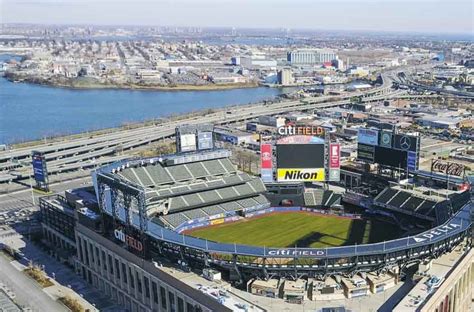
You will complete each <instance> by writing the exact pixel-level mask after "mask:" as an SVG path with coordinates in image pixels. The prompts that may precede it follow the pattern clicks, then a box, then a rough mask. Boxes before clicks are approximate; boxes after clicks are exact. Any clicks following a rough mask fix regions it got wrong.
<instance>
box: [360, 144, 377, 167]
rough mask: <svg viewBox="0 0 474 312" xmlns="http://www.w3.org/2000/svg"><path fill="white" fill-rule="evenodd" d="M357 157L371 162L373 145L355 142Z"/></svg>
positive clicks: (372, 159)
mask: <svg viewBox="0 0 474 312" xmlns="http://www.w3.org/2000/svg"><path fill="white" fill-rule="evenodd" d="M357 159H358V160H362V161H367V162H370V163H373V162H374V160H375V146H373V145H367V144H361V143H359V144H357Z"/></svg>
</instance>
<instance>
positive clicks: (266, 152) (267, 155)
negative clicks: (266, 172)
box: [260, 144, 273, 169]
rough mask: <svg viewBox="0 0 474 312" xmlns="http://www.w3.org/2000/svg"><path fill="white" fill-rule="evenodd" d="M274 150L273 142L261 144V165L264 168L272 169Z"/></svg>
mask: <svg viewBox="0 0 474 312" xmlns="http://www.w3.org/2000/svg"><path fill="white" fill-rule="evenodd" d="M272 159H273V151H272V145H271V144H261V145H260V166H261V168H262V169H272Z"/></svg>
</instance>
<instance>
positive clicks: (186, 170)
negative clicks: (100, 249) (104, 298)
mask: <svg viewBox="0 0 474 312" xmlns="http://www.w3.org/2000/svg"><path fill="white" fill-rule="evenodd" d="M186 135H189V134H184V135H183V134H181V133H178V134H177V138H178V142H181V143H178V144H181V146H180V148H181V151H180V150H179V149H178V153H177V154H174V155H168V156H160V157H153V158H142V159H129V160H122V161H119V162H117V163H113V164H111V165H108V166H106V167H103V168H100V169H98V170H97V171H96V172H95V173H94V175H93V180H94V185H95V190H96V194H97V196H98V202H99V207H100V211H101V218H100V219H101V220H102V221H101V224H97V223H96V224H93V225H92V226H93V227H95V228H100V229H101V233H102V235H103V236H105V237H107V238H109V239H111V240H112V241H114V242H115V243H116V244H119V245H122V246H123V247H125V248H127V249H129V250H131V251H133V252H134V253H135V254H138V255H140V257H142V258H143V259H148V260H151V261H154V259H160V258H163V257H165V258H166V259H168V260H169V259H174V260H173V261H176V263H180V264H184V263H185V265H186V266H189V267H193V268H200V269H203V268H206V267H208V268H214V269H217V270H219V271H220V272H222V273H223V276H224V277H225V278H227V279H228V280H230V281H233V282H235V283H236V285H245V283H247V282H248V281H249V280H252V279H262V280H265V279H268V278H270V277H279V278H287V279H288V278H289V279H293V280H295V279H299V278H308V277H319V278H324V277H327V276H331V275H335V274H344V275H348V276H353V275H354V274H357V273H360V272H386V271H388V270H391V269H393V268H397V271H398V272H399V270H403V268H404V267H405V266H407V265H409V264H410V263H414V262H416V263H419V262H420V261H423V260H425V259H430V258H433V257H438V256H439V255H441V254H443V253H444V252H446V251H449V250H451V249H452V248H454V247H455V246H457V245H458V244H459V243H460V242H461V241H462V240H463V239H464V238H465V237H467V236H469V232H470V228H471V219H470V205H471V204H470V202H469V193H468V192H466V191H465V192H452V193H450V194H448V195H446V194H438V195H439V196H436V194H434V193H433V192H432V193H431V195H430V196H426V194H423V192H416V191H415V190H414V189H407V188H404V187H401V186H397V185H390V186H387V187H385V188H384V189H382V190H381V191H380V192H379V194H378V195H377V196H375V198H373V202H372V205H373V206H374V207H378V208H379V209H378V210H377V209H376V210H371V211H366V212H365V213H360V212H359V213H357V211H355V212H354V211H353V212H349V210H348V209H344V207H343V206H342V205H341V199H342V195H341V194H340V193H337V192H336V191H334V190H331V189H330V188H325V187H324V186H323V187H315V186H314V183H306V182H304V181H303V182H301V181H289V180H288V177H289V176H288V175H287V174H280V172H281V171H283V172H284V171H288V170H293V171H295V170H301V171H302V172H311V171H310V169H311V168H315V169H314V170H313V171H312V172H313V173H314V175H313V174H312V173H311V174H310V175H308V176H309V177H311V178H313V177H315V179H314V180H316V181H327V180H330V179H333V180H334V176H335V174H333V173H330V170H331V169H336V170H339V168H338V167H337V166H333V165H331V164H334V163H335V164H336V165H338V163H339V159H338V158H337V159H333V158H335V157H334V155H332V154H331V150H332V149H333V148H332V147H331V144H329V143H328V142H327V141H325V140H323V139H320V138H316V139H315V138H311V139H306V138H305V139H302V141H301V139H296V138H292V139H291V140H288V139H285V140H284V141H283V142H279V143H278V145H279V146H277V149H276V150H277V151H278V152H279V153H281V154H289V155H295V154H294V153H292V149H295V148H296V149H297V150H298V152H299V153H301V154H302V155H308V153H309V154H311V153H312V154H311V155H314V157H311V159H302V158H301V157H299V158H298V157H295V156H292V158H293V159H296V162H295V161H291V160H289V159H285V158H282V157H281V156H280V158H279V159H278V160H277V161H276V163H277V168H276V170H274V172H275V173H276V176H277V181H265V179H267V178H268V176H267V178H265V177H264V176H265V175H264V172H263V170H264V169H266V168H265V165H264V164H263V160H262V178H260V177H257V176H253V175H250V174H248V173H245V172H241V171H238V170H237V169H236V168H235V167H234V165H233V164H232V162H231V160H230V156H231V152H230V151H228V150H226V149H216V148H207V149H201V150H193V151H189V152H183V151H182V150H184V149H185V148H186V146H185V145H183V144H184V143H185V142H186V144H192V145H197V144H196V142H195V141H194V139H195V138H198V137H199V135H198V134H196V135H195V136H194V135H193V137H192V138H191V139H190V138H186V137H185V136H186ZM206 137H208V138H209V137H212V136H209V135H207V136H206ZM190 142H191V143H190ZM211 145H212V144H211ZM211 145H210V144H207V146H211ZM295 145H299V146H296V147H295ZM262 151H263V149H262ZM314 151H319V152H320V154H319V156H318V154H315V152H314ZM302 152H304V153H302ZM319 152H318V153H319ZM281 154H280V155H281ZM336 154H337V151H336ZM296 155H297V154H296ZM277 157H278V156H277ZM262 158H263V157H262ZM271 170H273V169H271ZM339 174H340V173H339V172H337V175H339ZM338 178H339V177H338ZM445 195H446V196H445ZM454 203H455V204H454ZM346 206H347V205H346ZM346 208H347V207H346ZM87 218H88V217H87V214H84V215H82V216H81V217H80V218H79V222H81V220H82V221H84V224H87V223H88V221H87V222H86V219H87ZM89 226H91V225H90V222H89ZM125 238H127V239H125ZM137 242H139V243H137Z"/></svg>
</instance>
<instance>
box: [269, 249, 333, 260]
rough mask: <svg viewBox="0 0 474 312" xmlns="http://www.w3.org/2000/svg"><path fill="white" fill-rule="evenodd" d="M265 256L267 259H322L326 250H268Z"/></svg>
mask: <svg viewBox="0 0 474 312" xmlns="http://www.w3.org/2000/svg"><path fill="white" fill-rule="evenodd" d="M266 255H267V256H269V257H282V258H284V257H288V258H293V257H295V258H296V257H301V258H304V257H310V258H316V257H324V256H326V250H324V249H304V248H298V249H271V248H270V249H268V250H267V251H266Z"/></svg>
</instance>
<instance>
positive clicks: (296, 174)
mask: <svg viewBox="0 0 474 312" xmlns="http://www.w3.org/2000/svg"><path fill="white" fill-rule="evenodd" d="M324 178H325V173H324V168H311V169H310V168H306V169H301V168H294V169H291V168H278V169H277V180H278V182H281V181H291V182H311V181H314V182H316V181H319V182H321V181H325V179H324Z"/></svg>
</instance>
